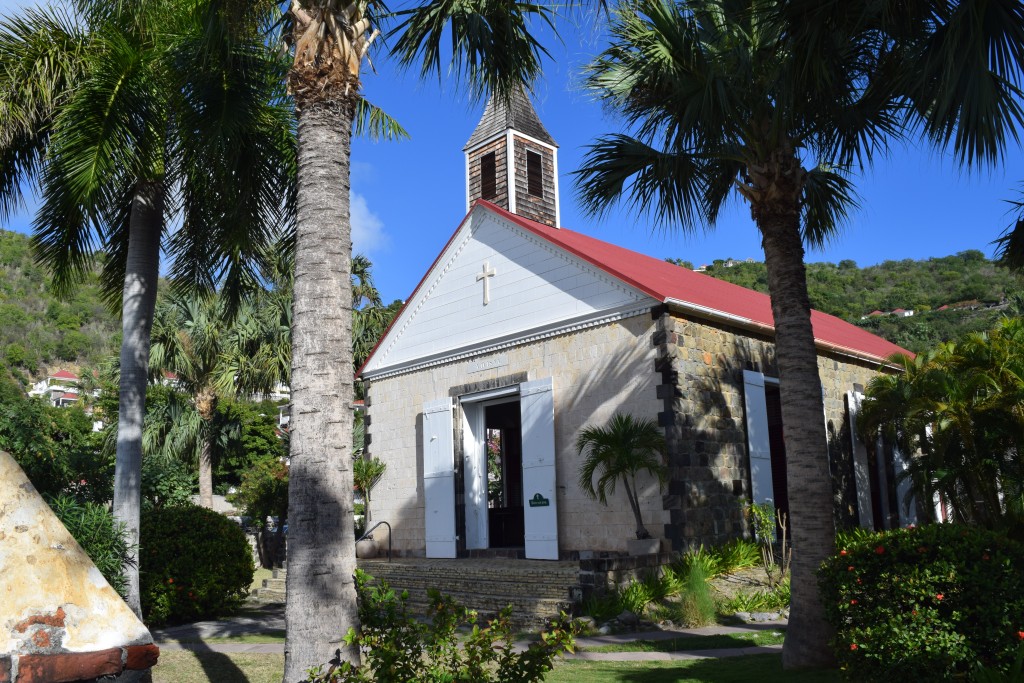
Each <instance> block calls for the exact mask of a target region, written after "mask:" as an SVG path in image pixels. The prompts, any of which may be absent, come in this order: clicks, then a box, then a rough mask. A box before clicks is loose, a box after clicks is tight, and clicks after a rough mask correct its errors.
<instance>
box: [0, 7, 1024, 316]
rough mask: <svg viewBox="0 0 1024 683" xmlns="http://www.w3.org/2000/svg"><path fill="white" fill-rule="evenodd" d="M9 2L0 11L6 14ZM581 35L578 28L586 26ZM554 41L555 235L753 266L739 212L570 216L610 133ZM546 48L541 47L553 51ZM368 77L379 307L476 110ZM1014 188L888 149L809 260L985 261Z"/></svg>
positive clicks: (425, 248) (442, 228)
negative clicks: (559, 230)
mask: <svg viewBox="0 0 1024 683" xmlns="http://www.w3.org/2000/svg"><path fill="white" fill-rule="evenodd" d="M18 4H25V3H18V2H14V1H13V0H0V12H2V13H3V14H5V15H6V14H8V13H10V12H11V11H12V8H13V7H15V6H17V5H18ZM583 24H587V22H585V21H584V22H583ZM561 26H562V32H563V42H562V43H561V44H559V43H554V44H549V49H550V50H551V53H552V56H553V59H552V60H550V61H548V62H547V63H546V64H545V68H544V74H543V78H542V79H541V81H540V82H539V83H538V84H537V85H536V88H535V92H534V96H533V100H534V105H535V107H536V109H537V112H538V114H539V115H540V117H541V120H542V121H543V122H544V124H545V126H546V127H547V129H548V131H549V132H550V133H551V135H552V136H553V137H554V138H555V140H556V142H557V143H558V144H559V146H560V149H559V160H558V163H559V171H560V187H561V193H560V194H561V198H560V199H561V211H562V224H563V225H564V226H565V227H567V228H571V229H573V230H577V231H580V232H584V233H587V234H590V235H592V236H594V237H597V238H599V239H603V240H606V241H609V242H613V243H615V244H619V245H622V246H625V247H628V248H630V249H634V250H636V251H639V252H642V253H645V254H649V255H651V256H655V257H658V258H663V257H678V258H683V259H687V260H689V261H692V262H694V263H695V264H696V265H700V264H701V263H710V262H711V261H712V260H714V259H716V258H728V257H731V258H737V259H745V258H748V257H752V258H754V259H756V260H762V253H761V248H760V241H759V239H758V236H757V231H756V229H755V227H754V225H753V223H752V221H751V220H750V215H749V212H748V211H747V209H746V207H745V206H744V205H741V204H740V203H739V202H734V204H733V206H732V208H731V210H729V211H727V212H726V213H725V214H724V215H723V217H722V218H721V219H720V221H719V224H718V225H717V226H716V227H715V228H714V229H713V230H711V231H708V232H706V233H700V234H696V235H682V234H679V233H678V232H672V231H668V232H666V231H664V230H662V229H659V228H653V227H652V226H651V225H649V224H648V223H647V222H646V221H645V220H644V219H637V218H635V217H633V216H630V215H628V214H625V213H617V214H613V215H611V216H610V217H608V218H607V219H605V220H602V221H597V220H595V219H591V218H588V217H587V216H585V215H584V214H583V213H582V212H581V211H580V209H579V206H578V203H577V202H576V199H575V196H574V190H573V184H572V175H571V174H572V172H573V171H574V170H576V169H578V168H579V165H580V163H581V159H582V156H583V154H584V151H585V150H584V147H585V146H586V145H587V144H589V143H590V142H591V141H592V140H593V139H594V138H595V137H596V136H598V135H601V134H603V133H610V132H615V131H618V130H619V129H620V127H619V124H618V122H617V121H615V120H614V119H613V118H611V117H610V116H608V115H606V114H605V113H604V112H603V111H602V110H601V107H600V106H599V105H598V104H597V103H596V102H593V101H592V100H591V99H590V96H589V95H588V94H587V93H585V92H584V91H583V90H582V88H581V87H580V86H579V73H580V70H581V67H583V66H584V65H585V64H586V63H587V61H588V60H589V59H590V58H591V57H592V56H593V55H594V54H596V53H597V52H598V51H599V50H600V48H601V42H600V36H599V34H598V33H597V31H596V30H595V29H594V28H593V26H587V25H584V26H583V27H572V26H569V25H568V23H563V24H561ZM549 43H550V41H549ZM375 65H376V67H377V73H376V74H374V73H372V72H371V73H367V74H366V76H365V77H364V90H365V95H366V97H367V99H369V100H370V101H371V102H373V103H374V104H376V105H378V106H380V107H382V108H384V109H385V110H386V111H387V112H388V113H389V114H391V115H392V116H394V117H395V118H396V119H398V120H399V121H400V122H401V123H402V124H403V125H404V126H405V127H406V128H407V129H408V130H409V132H410V133H411V135H412V139H411V140H407V141H403V142H397V143H393V142H387V143H385V142H381V143H371V142H369V141H366V140H357V141H355V143H354V145H353V155H352V187H353V197H352V199H353V202H352V213H353V234H354V242H355V249H356V250H357V251H361V252H363V253H365V254H367V255H368V256H369V257H370V259H371V260H372V261H373V263H374V279H375V281H376V283H377V285H378V288H379V289H380V290H381V293H382V295H383V296H384V298H385V300H387V301H390V300H392V299H396V298H397V299H404V298H406V297H408V295H409V294H410V293H411V292H412V290H413V288H415V286H416V284H417V283H418V282H419V280H420V278H421V277H422V276H423V274H424V273H425V272H426V270H427V268H429V267H430V264H431V263H432V262H433V260H434V258H435V257H436V256H437V254H438V252H439V251H440V250H441V248H442V247H443V246H444V244H445V242H446V241H447V240H448V238H449V236H450V235H451V233H452V232H453V231H454V230H455V228H456V227H457V226H458V224H459V222H460V220H461V219H462V217H463V216H464V215H465V211H466V204H465V178H464V174H465V165H464V164H465V161H464V157H463V154H462V147H463V145H464V144H465V142H466V140H467V139H468V138H469V136H470V134H471V133H472V131H473V129H474V127H475V126H476V124H477V121H478V120H479V118H480V115H481V113H482V111H483V106H484V103H483V102H472V101H469V99H468V98H467V97H466V96H464V95H463V94H462V93H460V92H459V91H458V90H457V89H456V88H454V87H452V86H451V84H449V83H439V82H438V81H437V79H436V78H433V79H431V80H427V81H420V80H419V79H418V78H417V77H416V75H415V74H405V75H403V74H397V73H395V72H394V70H393V69H392V63H391V61H390V60H388V59H387V57H386V55H383V54H380V55H378V56H377V58H376V60H375ZM1022 182H1024V160H1022V156H1021V149H1020V147H1019V146H1017V145H1015V146H1013V147H1012V148H1011V149H1010V150H1009V152H1008V154H1007V162H1006V165H1005V167H1004V168H1000V169H998V170H996V171H984V172H981V173H979V172H977V171H975V172H973V173H968V172H966V171H962V170H961V169H960V168H959V167H958V166H957V165H956V164H955V163H954V161H953V160H952V159H951V158H949V157H947V156H943V155H941V154H939V153H937V152H935V151H933V150H930V149H927V148H920V149H919V148H913V147H911V148H898V149H894V150H892V152H891V153H890V155H889V157H888V158H887V159H880V160H879V161H878V162H877V163H876V165H875V166H874V167H873V168H871V169H867V170H865V171H864V173H863V174H861V175H860V176H859V177H858V178H857V179H856V186H857V190H858V192H859V194H860V196H861V204H862V208H861V209H860V210H859V211H857V212H856V213H855V214H854V215H853V216H852V218H851V220H850V221H849V224H848V225H847V226H846V228H845V230H844V231H843V232H842V233H841V234H839V235H838V236H837V237H836V238H835V239H834V240H833V242H832V243H831V244H830V245H829V246H828V247H827V248H826V249H825V250H823V251H812V252H809V253H808V255H807V260H808V261H833V262H836V261H839V260H842V259H853V260H855V261H856V262H857V263H858V264H860V265H862V266H864V265H870V264H874V263H878V262H880V261H883V260H887V259H905V258H915V259H920V258H927V257H929V256H945V255H948V254H953V253H956V252H958V251H963V250H966V249H980V250H982V251H984V252H985V253H986V254H987V255H991V254H992V246H991V244H990V243H991V242H992V240H994V239H995V238H996V237H998V236H999V234H1000V232H1001V231H1002V230H1003V229H1004V228H1005V227H1006V226H1007V225H1008V224H1009V223H1010V220H1011V218H1010V215H1009V214H1008V213H1007V212H1008V210H1009V208H1010V207H1009V205H1008V204H1007V203H1006V201H1005V200H1007V199H1010V198H1013V197H1015V196H1016V193H1017V189H1018V188H1019V187H1020V186H1021V183H1022ZM30 223H31V213H30V211H27V212H24V213H22V214H20V215H18V216H16V217H14V218H13V219H12V220H11V221H10V222H9V224H8V225H6V226H3V227H7V228H8V229H13V230H19V231H22V232H25V231H27V230H28V229H29V225H30Z"/></svg>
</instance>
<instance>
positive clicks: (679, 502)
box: [654, 309, 877, 550]
mask: <svg viewBox="0 0 1024 683" xmlns="http://www.w3.org/2000/svg"><path fill="white" fill-rule="evenodd" d="M654 343H655V344H656V345H657V369H658V371H659V373H660V376H661V381H660V383H659V386H658V389H657V391H658V397H659V398H660V399H661V401H662V410H661V412H660V413H659V421H660V423H661V424H662V426H664V427H665V430H666V438H667V439H668V441H669V454H670V455H669V467H670V469H671V481H670V483H669V488H668V491H667V495H666V496H665V509H666V510H667V511H668V513H669V523H668V525H667V526H666V530H665V536H666V537H667V538H669V539H671V541H672V545H673V548H674V549H677V550H679V549H683V548H685V547H689V546H695V545H698V544H706V545H714V544H717V543H721V542H723V541H725V540H728V539H729V538H734V537H737V536H743V535H747V534H748V532H749V530H748V529H747V526H746V522H745V521H744V518H743V514H742V507H741V502H740V501H741V500H742V499H749V498H750V472H749V467H748V457H747V436H746V421H745V411H744V401H743V371H744V370H754V371H758V372H761V373H763V374H764V375H766V376H767V377H778V369H777V364H776V360H775V345H774V343H773V342H772V340H771V339H770V338H769V337H767V336H764V335H756V334H753V333H751V332H748V331H746V330H739V329H736V328H731V327H728V326H725V325H716V324H712V323H709V322H707V321H706V320H700V319H696V318H690V317H687V316H684V315H679V314H670V313H668V312H667V311H666V310H664V309H663V310H662V311H661V315H660V317H659V318H658V330H657V332H656V334H655V336H654ZM818 369H819V373H820V375H821V379H822V385H823V388H824V398H825V419H826V425H827V429H828V435H829V456H830V461H831V472H832V477H833V489H834V491H835V509H836V513H837V522H839V523H841V524H850V523H851V515H853V516H855V515H856V512H855V510H856V508H855V502H854V501H855V498H854V494H853V489H852V469H851V468H852V465H851V462H852V461H851V458H850V453H849V451H850V445H849V433H848V429H847V427H846V425H847V420H846V407H845V402H844V396H845V393H846V392H847V391H850V390H852V389H853V388H854V385H855V384H861V385H866V384H867V383H868V381H869V380H870V379H871V378H872V377H874V376H875V374H877V368H876V366H875V365H874V364H872V363H867V362H864V361H858V360H855V359H852V358H849V357H844V356H838V355H837V356H833V355H829V354H821V355H819V356H818Z"/></svg>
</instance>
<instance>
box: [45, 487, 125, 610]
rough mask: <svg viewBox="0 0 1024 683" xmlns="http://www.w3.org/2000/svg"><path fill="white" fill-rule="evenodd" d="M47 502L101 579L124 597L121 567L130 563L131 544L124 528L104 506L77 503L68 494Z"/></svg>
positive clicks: (122, 570) (86, 502)
mask: <svg viewBox="0 0 1024 683" xmlns="http://www.w3.org/2000/svg"><path fill="white" fill-rule="evenodd" d="M48 502H49V504H50V507H51V508H52V509H53V512H54V514H56V515H57V518H58V519H60V521H61V523H62V524H63V525H64V526H65V528H67V530H68V532H69V533H70V534H71V535H72V536H74V537H75V540H76V541H78V545H80V546H82V550H84V551H85V552H86V554H87V555H88V556H89V558H90V559H91V560H92V562H93V564H95V565H96V568H97V569H99V570H100V573H101V574H103V578H105V579H106V580H107V583H109V584H110V585H111V587H113V589H114V590H116V591H117V592H118V593H119V594H120V595H121V596H122V597H124V595H125V588H126V585H127V584H126V579H125V576H124V568H125V566H126V565H129V564H131V562H132V554H131V552H130V550H131V543H130V542H129V540H128V534H127V532H126V531H125V527H124V525H123V524H119V523H117V522H115V521H114V516H113V515H112V514H111V513H110V510H108V509H107V507H106V506H105V505H99V504H97V503H90V502H88V501H84V502H83V501H78V500H76V499H75V498H73V497H72V496H67V495H64V496H59V497H57V498H52V499H49V500H48Z"/></svg>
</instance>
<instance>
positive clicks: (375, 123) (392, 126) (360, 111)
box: [352, 97, 411, 142]
mask: <svg viewBox="0 0 1024 683" xmlns="http://www.w3.org/2000/svg"><path fill="white" fill-rule="evenodd" d="M352 134H353V135H357V136H361V137H362V136H365V137H368V138H370V139H371V140H373V141H374V142H378V141H380V140H388V141H391V140H409V139H410V137H411V136H410V135H409V131H407V130H406V129H405V128H403V127H402V124H400V123H399V122H398V121H397V120H396V119H393V118H391V117H390V116H389V115H388V113H387V112H386V111H384V110H383V109H381V108H380V107H378V106H376V105H375V104H373V103H372V102H369V101H368V100H366V99H365V98H362V97H360V98H359V102H357V103H356V115H355V119H354V120H353V121H352Z"/></svg>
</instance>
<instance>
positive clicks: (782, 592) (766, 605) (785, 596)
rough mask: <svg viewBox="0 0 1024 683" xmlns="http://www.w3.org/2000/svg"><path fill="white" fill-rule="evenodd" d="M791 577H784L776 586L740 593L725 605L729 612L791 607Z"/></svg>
mask: <svg viewBox="0 0 1024 683" xmlns="http://www.w3.org/2000/svg"><path fill="white" fill-rule="evenodd" d="M789 600H790V589H789V579H788V578H787V579H784V580H783V581H781V582H780V583H779V585H778V586H775V587H774V588H769V589H768V590H762V591H756V592H753V593H738V594H736V595H735V596H733V597H732V598H730V599H729V600H728V601H726V603H725V605H723V611H724V612H725V613H727V614H729V613H733V612H769V611H773V610H782V609H786V608H787V607H789Z"/></svg>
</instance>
